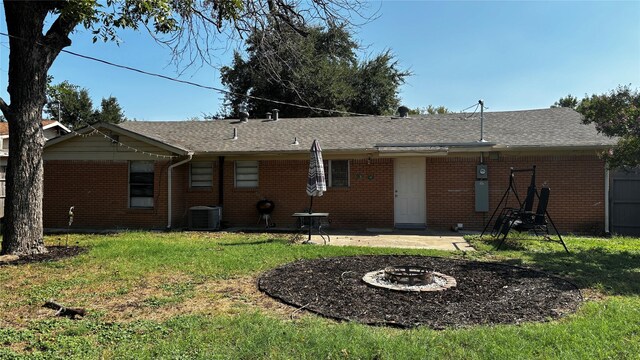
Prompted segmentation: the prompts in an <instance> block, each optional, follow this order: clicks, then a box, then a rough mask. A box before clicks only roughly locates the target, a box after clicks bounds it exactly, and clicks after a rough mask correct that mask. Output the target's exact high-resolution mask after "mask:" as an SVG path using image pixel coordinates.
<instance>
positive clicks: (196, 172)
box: [189, 161, 213, 188]
mask: <svg viewBox="0 0 640 360" xmlns="http://www.w3.org/2000/svg"><path fill="white" fill-rule="evenodd" d="M190 164H191V172H190V173H189V178H190V184H191V187H192V188H211V186H212V184H213V164H212V163H211V161H194V162H191V163H190Z"/></svg>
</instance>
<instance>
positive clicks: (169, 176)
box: [167, 152, 193, 230]
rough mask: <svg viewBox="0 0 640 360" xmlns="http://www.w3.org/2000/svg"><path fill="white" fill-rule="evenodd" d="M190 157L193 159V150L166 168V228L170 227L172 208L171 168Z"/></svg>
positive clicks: (183, 162) (184, 162) (187, 160)
mask: <svg viewBox="0 0 640 360" xmlns="http://www.w3.org/2000/svg"><path fill="white" fill-rule="evenodd" d="M191 159H193V152H189V153H188V154H187V158H186V159H184V160H182V161H179V162H177V163H175V164H173V165H170V166H169V169H168V170H167V177H168V178H169V179H168V182H167V183H168V187H167V230H170V229H171V210H172V209H171V208H172V206H171V200H172V199H171V198H172V196H171V194H172V192H171V187H172V181H171V178H172V176H171V173H172V170H173V168H174V167H177V166H180V165H182V164H186V163H188V162H189V161H191Z"/></svg>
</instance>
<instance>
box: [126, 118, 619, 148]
mask: <svg viewBox="0 0 640 360" xmlns="http://www.w3.org/2000/svg"><path fill="white" fill-rule="evenodd" d="M118 126H119V127H122V128H124V129H127V130H129V131H132V132H135V133H139V134H141V135H143V136H146V137H149V138H152V139H155V140H158V141H161V142H164V143H167V144H170V145H172V146H177V147H180V148H184V149H189V150H192V151H194V152H196V153H206V152H210V153H222V154H224V153H227V154H233V153H247V152H249V153H255V152H300V151H305V152H306V151H308V147H309V146H310V145H311V143H312V141H313V139H318V140H319V141H320V144H321V145H322V149H323V150H324V151H336V152H337V151H345V152H348V151H363V150H366V149H369V150H371V149H375V148H376V147H379V148H383V147H384V148H385V149H389V147H393V146H395V145H397V144H404V145H409V146H413V147H422V148H429V147H437V146H446V147H449V148H451V147H456V146H462V147H464V146H469V145H471V144H477V141H478V140H479V139H480V116H479V114H474V115H473V116H471V117H470V114H442V115H426V116H416V117H410V118H392V117H334V118H280V119H279V120H278V121H268V120H259V119H252V120H249V121H248V122H245V123H240V122H238V121H237V120H214V121H177V122H172V121H169V122H153V121H128V122H125V123H122V124H119V125H118ZM234 128H236V129H237V134H238V138H237V139H235V140H233V129H234ZM294 139H297V140H298V142H299V144H300V145H292V143H293V142H294ZM484 139H485V140H486V141H488V142H489V143H490V144H489V145H494V144H495V146H496V147H500V148H504V147H508V148H520V147H543V148H556V147H581V148H591V147H593V148H600V147H603V146H607V145H611V144H613V143H614V142H615V140H614V139H611V138H608V137H606V136H603V135H600V134H598V132H597V131H596V129H595V127H594V126H593V125H584V124H582V116H581V115H580V114H579V113H577V112H575V111H574V110H571V109H568V108H553V109H541V110H525V111H506V112H488V113H485V114H484Z"/></svg>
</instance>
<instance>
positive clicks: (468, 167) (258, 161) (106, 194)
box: [44, 109, 611, 233]
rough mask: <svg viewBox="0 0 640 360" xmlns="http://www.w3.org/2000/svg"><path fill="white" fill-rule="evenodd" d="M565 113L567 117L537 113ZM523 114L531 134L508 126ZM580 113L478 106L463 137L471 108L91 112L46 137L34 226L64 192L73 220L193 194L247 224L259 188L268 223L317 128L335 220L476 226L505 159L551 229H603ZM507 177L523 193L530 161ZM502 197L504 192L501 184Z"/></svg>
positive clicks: (294, 208)
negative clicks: (99, 117)
mask: <svg viewBox="0 0 640 360" xmlns="http://www.w3.org/2000/svg"><path fill="white" fill-rule="evenodd" d="M493 114H495V115H493ZM545 117H548V118H549V120H548V122H547V123H545V120H541V119H545ZM565 119H566V121H567V122H568V123H569V125H565V126H564V127H565V128H576V129H578V130H576V131H573V133H572V134H557V131H558V126H557V125H556V126H555V128H554V127H551V126H548V124H557V123H558V121H559V120H562V121H564V120H565ZM536 120H538V121H539V125H540V126H544V127H545V128H544V129H542V130H540V131H539V132H542V134H540V133H536V129H535V127H534V129H533V130H532V131H531V133H530V134H529V135H528V136H526V135H520V134H514V135H510V134H509V131H510V129H511V128H513V129H517V128H518V127H519V126H521V124H526V123H528V122H531V121H536ZM579 120H580V118H579V115H577V114H576V113H574V112H572V111H571V110H565V109H560V110H559V111H558V109H546V110H537V111H523V112H510V113H489V114H487V119H485V122H486V123H488V124H487V127H486V128H485V129H484V131H485V134H487V136H486V139H487V140H488V141H487V142H486V143H484V142H478V141H477V140H475V139H476V138H477V135H478V133H479V128H478V127H477V126H476V125H478V124H477V122H473V121H467V119H461V118H455V117H451V116H449V117H447V116H441V115H440V116H436V117H433V118H425V119H421V118H420V119H392V118H374V119H361V118H355V119H354V118H336V119H315V120H313V121H315V122H313V123H311V121H312V120H309V119H281V120H278V121H273V122H269V121H265V120H249V121H248V122H246V123H242V122H237V121H226V120H225V121H212V122H176V123H142V122H140V123H129V124H127V123H125V124H123V125H119V126H114V125H103V126H101V127H100V126H96V128H95V129H94V128H89V129H85V130H84V131H83V132H78V133H76V134H70V135H67V136H66V137H64V138H60V139H57V140H54V141H50V142H49V143H48V144H47V147H46V149H45V196H44V221H45V227H47V228H66V227H67V222H68V218H67V214H68V210H69V207H71V206H74V207H75V211H74V212H75V216H74V222H73V225H72V227H73V228H76V229H117V228H120V229H123V228H127V229H165V228H167V227H169V228H175V229H182V228H187V227H188V226H189V220H190V216H192V215H194V214H195V213H194V212H191V211H190V209H191V208H193V207H198V206H210V207H217V208H218V207H219V208H220V209H221V214H222V218H221V220H222V223H223V225H226V226H254V227H255V226H260V225H258V223H259V221H260V216H259V214H258V212H257V209H256V203H257V202H258V201H259V200H261V199H269V200H271V201H273V202H274V203H275V209H274V212H273V213H272V214H271V216H272V222H274V223H276V225H277V227H292V226H293V225H294V218H292V216H291V215H292V214H293V213H294V212H300V211H304V210H306V209H307V208H308V206H309V197H308V196H307V195H306V192H305V188H306V181H307V171H308V165H309V160H308V158H309V153H308V150H309V149H308V148H309V147H310V145H311V142H312V140H313V139H314V138H318V139H319V141H320V143H321V145H322V147H323V157H324V160H325V171H326V174H327V184H328V190H327V191H326V192H325V194H324V195H323V196H322V197H319V198H315V199H314V203H313V209H314V210H315V211H321V212H328V213H330V219H331V222H332V227H334V228H353V229H364V228H393V227H398V228H403V227H409V228H425V227H426V228H429V229H450V228H451V227H453V226H456V225H457V224H463V226H464V228H465V229H471V230H482V228H483V227H484V225H485V224H486V222H487V221H488V220H489V217H490V216H491V215H492V213H493V210H494V209H495V207H496V206H498V203H499V202H500V200H501V199H502V198H503V195H504V194H505V191H506V189H507V187H508V184H509V174H510V168H517V169H524V168H531V167H532V166H533V165H535V166H536V180H537V181H536V185H537V186H538V187H541V186H542V184H543V183H546V184H548V185H549V187H550V188H551V198H550V203H549V208H548V211H549V214H550V215H551V217H552V218H553V221H554V223H555V224H556V226H557V227H558V229H559V230H560V231H561V232H589V233H592V232H602V231H604V230H606V229H605V227H606V226H607V224H606V217H607V211H608V209H607V206H606V204H607V198H606V194H607V192H606V186H607V182H606V181H605V179H606V176H607V174H606V170H605V166H604V163H603V161H601V160H600V159H599V158H598V155H597V154H598V152H599V151H601V150H602V149H604V148H606V146H608V144H610V143H611V141H610V140H608V139H606V138H602V137H599V136H598V135H597V133H596V132H595V129H591V128H588V127H587V126H586V125H582V124H581V123H580V121H579ZM310 124H311V125H312V126H315V129H313V128H312V126H310ZM510 124H511V125H510ZM510 126H511V127H510ZM457 127H461V128H457ZM562 127H563V126H562V125H561V126H559V128H562ZM310 128H311V129H310ZM500 128H502V130H500ZM584 128H588V129H587V130H588V131H587V130H584ZM234 129H235V130H234ZM561 130H562V129H561ZM564 130H565V131H566V130H567V129H564ZM581 131H582V132H583V133H580V132H581ZM585 131H586V132H585ZM576 132H577V133H576ZM447 134H453V135H447ZM234 135H236V136H235V138H234ZM508 138H516V139H515V140H514V141H512V142H508V141H506V140H504V139H508ZM518 138H520V139H521V140H518ZM295 140H298V142H299V143H300V145H296V144H295ZM528 142H530V143H528ZM479 165H481V167H480V168H479ZM481 168H483V169H485V170H486V172H485V173H482V174H481V172H480V171H479V169H481ZM169 173H171V179H169ZM515 180H516V185H517V190H518V192H519V194H520V196H521V198H522V197H524V194H526V187H527V186H528V185H529V181H530V177H529V174H528V173H517V174H516V177H515ZM169 183H171V190H170V191H169ZM169 198H171V199H170V200H169ZM509 202H510V204H511V205H516V202H515V199H514V196H513V195H512V194H511V195H510V196H509ZM169 205H170V206H169ZM192 220H193V219H192ZM262 224H264V222H262Z"/></svg>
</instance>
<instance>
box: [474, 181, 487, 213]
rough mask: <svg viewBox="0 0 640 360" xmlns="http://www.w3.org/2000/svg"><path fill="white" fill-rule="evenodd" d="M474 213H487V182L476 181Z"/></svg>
mask: <svg viewBox="0 0 640 360" xmlns="http://www.w3.org/2000/svg"><path fill="white" fill-rule="evenodd" d="M475 190H476V212H487V211H489V182H488V181H486V180H477V181H476V186H475Z"/></svg>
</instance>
